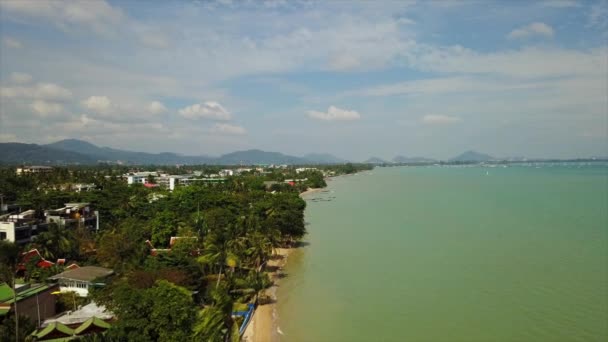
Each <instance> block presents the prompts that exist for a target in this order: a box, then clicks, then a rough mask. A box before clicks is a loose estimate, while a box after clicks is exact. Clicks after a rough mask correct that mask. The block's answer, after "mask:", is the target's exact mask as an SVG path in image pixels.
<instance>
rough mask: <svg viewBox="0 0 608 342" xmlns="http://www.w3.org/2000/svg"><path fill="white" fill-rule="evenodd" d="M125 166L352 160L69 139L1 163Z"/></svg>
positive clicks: (11, 147)
mask: <svg viewBox="0 0 608 342" xmlns="http://www.w3.org/2000/svg"><path fill="white" fill-rule="evenodd" d="M491 160H496V158H494V157H492V156H490V155H487V154H484V153H480V152H475V151H466V152H464V153H462V154H460V155H458V156H456V157H454V158H452V159H449V160H448V161H449V162H456V163H458V162H483V161H491ZM103 162H106V163H122V164H131V165H175V164H184V165H201V164H208V165H240V164H243V165H252V164H279V165H281V164H288V165H305V164H343V163H347V162H349V161H348V160H345V159H341V158H338V157H336V156H334V155H331V154H327V153H310V154H307V155H304V156H302V157H297V156H292V155H287V154H283V153H280V152H267V151H262V150H255V149H252V150H245V151H236V152H231V153H227V154H223V155H221V156H219V157H213V156H205V155H200V156H187V155H181V154H178V153H172V152H162V153H146V152H134V151H126V150H120V149H114V148H110V147H99V146H97V145H94V144H91V143H89V142H87V141H82V140H77V139H66V140H61V141H57V142H54V143H51V144H47V145H36V144H23V143H0V164H13V165H14V164H43V165H44V164H49V165H54V164H55V165H61V164H87V165H90V164H97V163H103ZM435 162H437V160H435V159H430V158H425V157H404V156H396V157H395V158H393V159H392V161H387V160H384V159H382V158H379V157H370V158H369V159H367V160H366V161H364V163H368V164H375V165H381V164H408V163H411V164H416V163H435Z"/></svg>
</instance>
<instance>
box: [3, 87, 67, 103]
mask: <svg viewBox="0 0 608 342" xmlns="http://www.w3.org/2000/svg"><path fill="white" fill-rule="evenodd" d="M0 95H1V96H2V97H6V98H33V99H43V100H68V99H70V98H71V97H72V92H71V91H69V90H68V89H66V88H63V87H62V86H60V85H57V84H54V83H37V84H35V85H33V86H31V87H2V88H0Z"/></svg>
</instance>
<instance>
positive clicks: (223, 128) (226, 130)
mask: <svg viewBox="0 0 608 342" xmlns="http://www.w3.org/2000/svg"><path fill="white" fill-rule="evenodd" d="M211 132H212V133H218V134H229V135H243V134H246V133H247V131H246V130H245V128H243V127H241V126H236V125H230V124H225V123H216V124H215V125H213V128H212V129H211Z"/></svg>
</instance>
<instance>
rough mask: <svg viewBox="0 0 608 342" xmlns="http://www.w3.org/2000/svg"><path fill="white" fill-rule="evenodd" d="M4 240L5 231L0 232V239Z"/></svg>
mask: <svg viewBox="0 0 608 342" xmlns="http://www.w3.org/2000/svg"><path fill="white" fill-rule="evenodd" d="M2 240H6V232H0V241H2Z"/></svg>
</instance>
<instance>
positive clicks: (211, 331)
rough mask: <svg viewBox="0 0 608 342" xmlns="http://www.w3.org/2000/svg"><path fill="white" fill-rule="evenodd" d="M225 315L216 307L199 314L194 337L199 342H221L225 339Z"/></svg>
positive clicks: (205, 309) (210, 307) (207, 308)
mask: <svg viewBox="0 0 608 342" xmlns="http://www.w3.org/2000/svg"><path fill="white" fill-rule="evenodd" d="M222 330H224V313H223V312H222V310H221V309H219V308H217V307H215V306H208V307H206V308H204V309H203V310H201V311H200V312H199V314H198V322H197V323H196V324H195V325H194V337H195V338H196V339H197V340H199V341H209V342H221V341H223V339H224V333H223V331H222Z"/></svg>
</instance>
